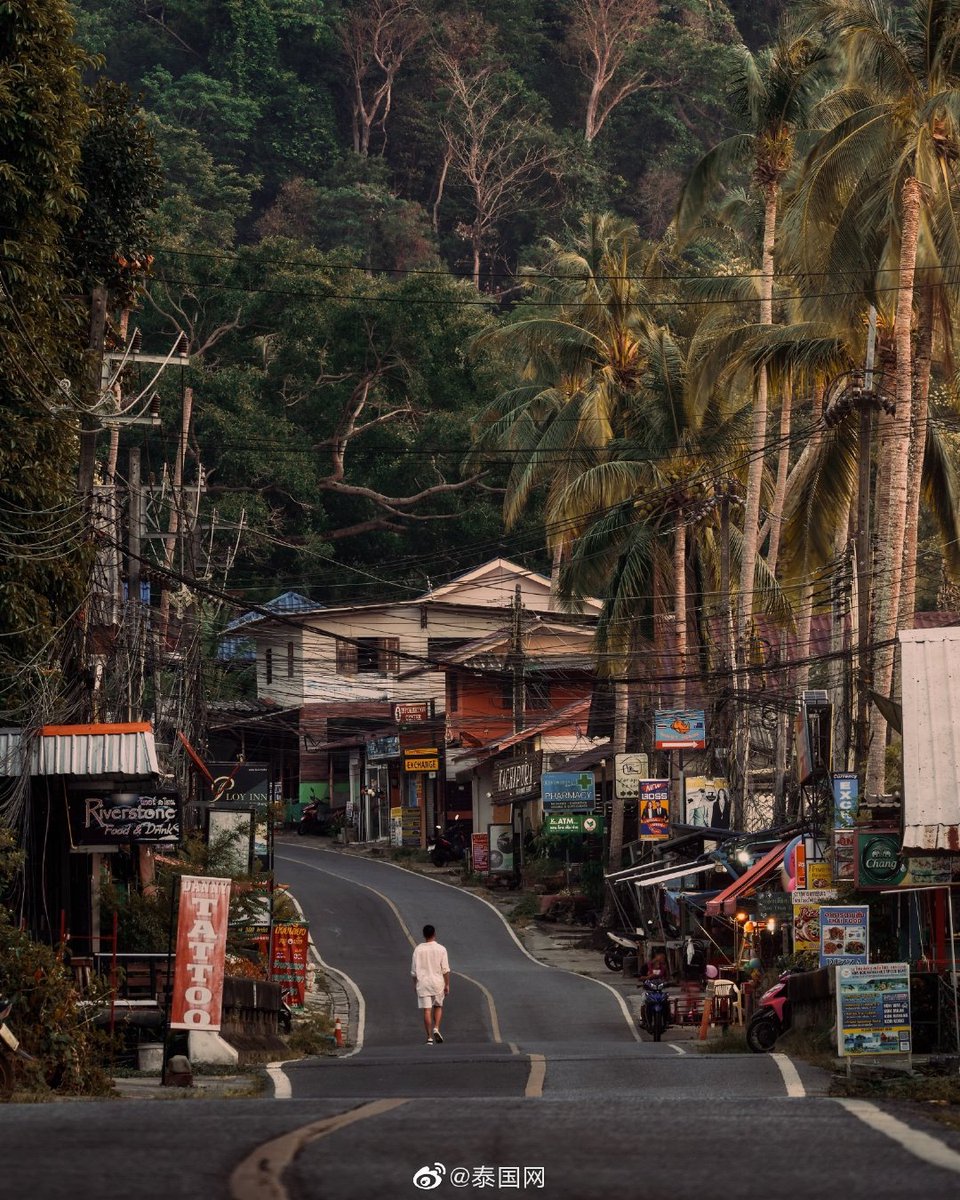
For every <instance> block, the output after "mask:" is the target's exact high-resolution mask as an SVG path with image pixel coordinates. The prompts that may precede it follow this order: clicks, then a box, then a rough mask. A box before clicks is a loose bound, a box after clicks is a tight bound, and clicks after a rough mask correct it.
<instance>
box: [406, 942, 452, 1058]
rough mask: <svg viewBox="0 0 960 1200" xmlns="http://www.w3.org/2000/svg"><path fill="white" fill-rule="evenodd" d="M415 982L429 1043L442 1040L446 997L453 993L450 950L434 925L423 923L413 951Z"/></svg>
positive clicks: (411, 969) (411, 972)
mask: <svg viewBox="0 0 960 1200" xmlns="http://www.w3.org/2000/svg"><path fill="white" fill-rule="evenodd" d="M410 974H411V975H412V976H413V986H414V987H415V988H416V990H417V1002H418V1004H419V1005H420V1007H421V1008H422V1009H423V1025H424V1028H425V1029H426V1031H427V1045H428V1046H432V1045H433V1044H434V1042H442V1041H443V1038H442V1037H441V1036H440V1018H441V1017H442V1016H443V1001H444V997H445V996H449V994H450V963H449V962H448V961H447V951H446V949H445V947H443V946H441V945H440V943H439V942H438V941H437V931H436V930H435V929H434V927H433V926H432V925H424V927H423V941H422V942H421V943H420V945H419V946H417V947H416V948H415V949H414V951H413V962H412V964H411V966H410Z"/></svg>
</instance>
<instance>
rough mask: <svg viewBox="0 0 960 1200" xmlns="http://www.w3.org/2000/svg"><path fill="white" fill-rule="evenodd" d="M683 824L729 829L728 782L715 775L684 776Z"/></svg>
mask: <svg viewBox="0 0 960 1200" xmlns="http://www.w3.org/2000/svg"><path fill="white" fill-rule="evenodd" d="M683 794H684V824H685V825H695V826H697V827H702V826H706V827H709V828H710V829H729V828H730V781H729V780H727V779H723V778H721V777H719V776H716V775H686V776H684V780H683Z"/></svg>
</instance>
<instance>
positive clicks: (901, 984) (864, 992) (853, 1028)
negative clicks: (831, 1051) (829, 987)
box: [837, 963, 911, 1055]
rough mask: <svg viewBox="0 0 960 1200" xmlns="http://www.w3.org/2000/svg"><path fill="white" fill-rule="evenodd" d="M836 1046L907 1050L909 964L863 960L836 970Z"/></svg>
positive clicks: (858, 1050)
mask: <svg viewBox="0 0 960 1200" xmlns="http://www.w3.org/2000/svg"><path fill="white" fill-rule="evenodd" d="M837 1029H838V1031H839V1033H838V1036H837V1050H838V1052H839V1053H840V1054H842V1055H856V1054H909V1053H910V1033H911V1027H910V964H909V963H865V964H863V965H861V966H847V967H840V968H839V970H838V971H837Z"/></svg>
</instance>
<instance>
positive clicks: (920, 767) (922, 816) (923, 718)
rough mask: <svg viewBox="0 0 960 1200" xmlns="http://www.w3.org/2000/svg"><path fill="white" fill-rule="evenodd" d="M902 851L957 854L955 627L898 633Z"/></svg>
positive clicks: (958, 658) (959, 773)
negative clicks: (900, 693)
mask: <svg viewBox="0 0 960 1200" xmlns="http://www.w3.org/2000/svg"><path fill="white" fill-rule="evenodd" d="M900 646H901V653H902V664H903V666H902V678H903V820H904V835H903V848H904V849H905V850H921V851H922V850H950V851H953V852H954V853H956V852H957V851H960V626H948V627H947V628H944V629H904V630H901V632H900Z"/></svg>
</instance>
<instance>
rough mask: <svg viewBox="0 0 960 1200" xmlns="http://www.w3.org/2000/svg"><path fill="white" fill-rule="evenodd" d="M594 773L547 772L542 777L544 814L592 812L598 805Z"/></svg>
mask: <svg viewBox="0 0 960 1200" xmlns="http://www.w3.org/2000/svg"><path fill="white" fill-rule="evenodd" d="M595 787H596V780H595V779H594V776H593V772H592V771H577V772H573V771H545V772H544V773H543V775H541V776H540V795H541V797H542V799H543V810H544V812H592V811H593V809H594V806H595V805H596V802H597V800H596V791H595Z"/></svg>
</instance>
